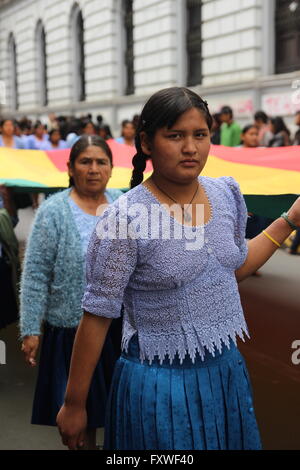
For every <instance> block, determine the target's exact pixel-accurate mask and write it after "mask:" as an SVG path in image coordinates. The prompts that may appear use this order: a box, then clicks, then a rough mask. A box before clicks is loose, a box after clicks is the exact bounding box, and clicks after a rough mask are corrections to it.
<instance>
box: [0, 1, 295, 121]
mask: <svg viewBox="0 0 300 470" xmlns="http://www.w3.org/2000/svg"><path fill="white" fill-rule="evenodd" d="M282 15H283V16H282ZM284 15H286V16H284ZM278 18H279V19H278ZM281 18H286V21H285V23H284V21H281ZM299 18H300V2H298V1H294V2H292V1H288V0H280V1H278V0H203V1H202V2H200V1H198V0H133V1H129V0H77V1H76V2H74V1H73V0H0V102H1V109H0V113H2V114H3V113H8V112H9V113H13V114H14V115H16V116H21V115H28V116H31V117H33V118H36V117H40V118H42V119H46V116H47V114H48V113H49V112H50V111H54V112H56V113H58V114H77V115H80V114H82V113H87V112H90V113H92V114H93V116H95V115H97V114H102V115H103V117H104V118H105V120H107V121H108V122H109V123H111V124H112V127H113V128H114V129H116V128H118V126H119V124H120V122H121V121H122V119H125V118H127V117H131V116H132V115H133V114H134V113H137V112H139V111H140V109H141V107H142V105H143V103H144V102H145V100H146V99H147V97H148V96H149V94H151V93H152V92H154V91H156V90H158V89H160V88H163V87H168V86H177V85H178V86H183V85H185V86H186V85H188V86H191V87H192V88H193V89H195V90H196V91H197V92H198V93H200V94H201V95H202V96H203V97H204V98H205V99H206V100H207V101H208V103H209V105H210V108H211V110H212V111H217V110H218V109H219V108H220V106H222V105H224V104H229V105H231V106H232V107H233V109H234V111H235V115H236V117H237V119H239V120H240V121H241V122H242V123H243V122H244V123H246V122H248V121H249V120H250V119H251V118H252V115H253V112H254V111H255V110H257V109H261V108H262V109H264V110H265V111H267V112H268V113H269V114H271V115H277V114H280V115H284V116H286V117H287V119H288V121H291V120H292V116H293V114H294V112H295V110H296V109H299V108H300V46H298V52H297V50H296V52H294V55H293V57H292V58H289V48H292V47H296V46H294V45H293V44H294V43H295V44H300V39H299V38H300V22H299V21H298V20H299ZM280 21H281V22H282V23H284V24H283V25H281V23H280ZM291 25H293V26H291ZM280 28H281V29H280ZM282 28H286V35H285V36H284V31H283V29H282ZM282 31H283V32H282ZM291 32H292V39H291V37H290V36H291ZM279 34H282V35H283V36H282V37H283V39H281V40H280V41H279V42H278V41H277V40H276V39H277V36H278V35H279ZM297 34H298V36H297ZM130 35H131V36H130ZM297 38H298V39H297ZM285 40H286V42H284V41H285ZM297 40H299V43H297ZM293 41H294V43H293ZM189 44H190V45H191V47H190V46H189ZM278 44H286V50H285V51H283V52H282V51H279V50H278V47H279V46H278ZM189 47H190V48H189ZM197 47H198V49H197ZM280 47H281V46H280ZM189 54H191V55H189ZM193 54H194V55H193ZM189 61H190V62H189ZM285 61H287V63H286V64H285ZM288 61H290V62H291V63H290V62H289V63H288ZM189 64H190V65H191V66H192V67H194V69H193V70H194V71H193V73H194V76H193V80H192V82H193V83H192V85H189V74H190V69H189V66H190V65H189ZM195 64H196V65H197V67H196V68H195ZM195 74H196V75H195ZM197 74H198V75H197ZM195 76H196V80H195ZM197 77H198V78H197ZM190 82H191V81H190ZM298 90H299V93H298Z"/></svg>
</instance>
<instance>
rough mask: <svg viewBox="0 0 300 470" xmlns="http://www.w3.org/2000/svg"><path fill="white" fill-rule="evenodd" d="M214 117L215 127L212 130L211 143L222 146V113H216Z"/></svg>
mask: <svg viewBox="0 0 300 470" xmlns="http://www.w3.org/2000/svg"><path fill="white" fill-rule="evenodd" d="M212 117H213V125H212V129H211V138H210V140H211V143H212V144H214V145H220V144H221V125H222V121H221V114H220V113H215V114H213V115H212Z"/></svg>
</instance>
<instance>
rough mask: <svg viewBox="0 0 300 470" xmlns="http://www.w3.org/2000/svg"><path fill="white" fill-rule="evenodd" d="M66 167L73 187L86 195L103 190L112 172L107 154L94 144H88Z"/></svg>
mask: <svg viewBox="0 0 300 470" xmlns="http://www.w3.org/2000/svg"><path fill="white" fill-rule="evenodd" d="M68 169H69V176H71V177H72V178H73V180H74V186H75V188H76V189H77V190H78V192H80V193H82V194H85V195H87V196H88V195H95V194H97V193H101V192H103V191H104V190H105V188H106V185H107V183H108V180H109V178H110V176H111V172H112V167H111V163H110V160H109V158H108V156H107V155H106V153H105V152H104V150H102V149H101V148H100V147H98V146H96V145H89V146H88V147H87V148H86V149H85V150H84V151H83V152H81V153H80V154H79V155H78V157H77V158H76V160H75V162H74V165H73V166H72V165H70V163H68Z"/></svg>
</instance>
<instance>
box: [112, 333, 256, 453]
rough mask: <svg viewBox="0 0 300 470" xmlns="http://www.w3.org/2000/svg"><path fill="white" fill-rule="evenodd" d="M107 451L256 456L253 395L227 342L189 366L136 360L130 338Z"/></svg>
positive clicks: (116, 381) (118, 373)
mask: <svg viewBox="0 0 300 470" xmlns="http://www.w3.org/2000/svg"><path fill="white" fill-rule="evenodd" d="M104 449H106V450H148V449H149V450H226V449H228V450H229V449H230V450H241V449H245V450H246V449H247V450H259V449H261V441H260V435H259V431H258V427H257V422H256V418H255V413H254V408H253V400H252V387H251V384H250V380H249V375H248V371H247V368H246V364H245V361H244V358H243V357H242V355H241V354H240V352H239V350H238V349H237V347H236V346H235V344H234V343H233V342H232V341H231V343H230V349H228V348H227V347H226V346H225V345H224V347H223V350H222V353H220V352H216V353H215V357H213V356H212V355H211V354H210V353H209V352H207V354H206V356H205V358H204V361H202V360H201V357H200V356H197V357H196V360H195V363H194V364H193V363H192V360H191V359H190V358H189V357H188V356H186V357H185V359H184V361H183V364H180V361H179V358H178V357H177V358H176V359H175V360H174V362H173V364H172V365H170V364H169V362H168V360H167V359H165V360H164V362H163V364H162V365H160V364H159V360H158V358H156V359H155V360H154V361H153V362H152V364H151V365H149V363H148V361H144V363H143V364H142V363H141V362H140V360H139V346H138V340H137V336H136V335H135V336H134V337H133V338H132V339H131V341H130V343H129V348H128V352H127V353H125V352H123V353H122V355H121V357H120V358H119V360H118V361H117V363H116V366H115V370H114V375H113V380H112V385H111V390H110V396H109V402H108V404H107V414H106V423H105V440H104Z"/></svg>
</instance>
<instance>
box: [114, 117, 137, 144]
mask: <svg viewBox="0 0 300 470" xmlns="http://www.w3.org/2000/svg"><path fill="white" fill-rule="evenodd" d="M134 137H135V126H134V124H133V122H131V121H129V120H128V119H125V120H124V121H123V122H122V130H121V137H117V139H116V142H119V143H120V144H126V145H130V146H131V147H134Z"/></svg>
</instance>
